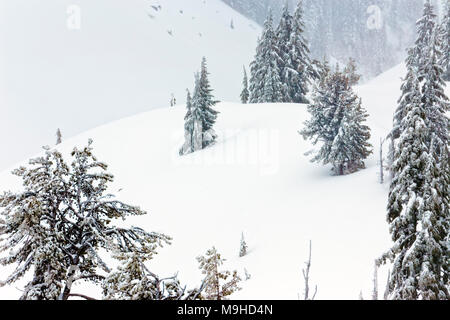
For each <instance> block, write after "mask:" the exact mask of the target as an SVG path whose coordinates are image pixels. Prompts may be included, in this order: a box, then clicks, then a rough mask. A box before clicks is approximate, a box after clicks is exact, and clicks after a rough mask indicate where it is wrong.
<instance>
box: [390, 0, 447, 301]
mask: <svg viewBox="0 0 450 320" xmlns="http://www.w3.org/2000/svg"><path fill="white" fill-rule="evenodd" d="M430 28H432V29H431V30H430ZM418 33H419V35H420V36H419V38H418V40H417V41H416V46H415V47H414V48H413V49H411V50H410V51H409V56H408V59H407V68H408V72H407V75H406V79H405V80H404V83H403V85H402V97H401V98H400V100H399V107H398V109H397V112H396V114H395V117H394V129H393V132H394V133H395V137H396V138H397V139H398V142H397V144H395V145H394V159H393V160H394V162H393V165H392V175H393V179H392V182H391V186H390V193H389V202H388V215H387V219H388V222H389V224H390V232H391V236H392V239H393V241H394V245H393V247H392V248H391V250H390V251H389V252H388V253H386V254H385V255H384V256H383V257H382V258H381V262H385V261H386V260H387V259H389V260H391V261H393V267H392V270H391V277H390V281H389V285H388V295H389V298H390V299H402V300H406V299H407V300H416V299H420V300H437V299H441V300H448V299H449V298H450V293H449V292H450V282H449V280H450V278H449V274H450V268H449V262H450V253H449V252H450V251H449V247H448V244H449V242H448V239H449V236H448V235H449V233H450V229H449V228H450V211H449V195H450V192H449V191H450V189H449V182H450V168H449V151H448V141H449V140H448V139H449V134H448V130H449V120H448V117H447V116H446V113H447V112H448V111H449V102H448V98H447V96H446V95H445V92H444V86H445V82H444V81H443V79H442V77H443V74H444V71H443V69H442V67H441V64H440V61H441V59H442V52H441V42H442V41H441V40H442V39H441V34H440V31H439V28H438V27H437V26H436V25H435V24H434V14H433V8H432V6H431V4H430V2H429V1H426V2H425V5H424V16H423V17H422V18H421V19H420V20H419V23H418ZM420 37H422V38H420ZM425 39H426V40H425Z"/></svg>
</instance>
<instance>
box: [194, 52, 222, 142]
mask: <svg viewBox="0 0 450 320" xmlns="http://www.w3.org/2000/svg"><path fill="white" fill-rule="evenodd" d="M208 75H209V72H208V70H207V66H206V58H205V57H203V59H202V64H201V69H200V75H199V77H198V84H197V85H196V87H195V91H194V96H193V97H192V108H193V110H194V111H193V112H198V115H199V117H200V120H201V122H202V126H201V127H202V131H201V132H202V134H203V137H202V138H203V139H202V148H206V147H207V146H208V145H211V144H213V143H214V141H215V139H216V138H217V135H216V133H215V132H214V130H213V126H214V124H215V122H216V120H217V115H218V114H219V112H218V111H216V110H214V109H213V107H214V106H215V105H216V104H217V102H218V101H216V100H214V97H213V95H212V91H213V90H212V89H211V86H210V84H209V79H208ZM197 110H198V111H197Z"/></svg>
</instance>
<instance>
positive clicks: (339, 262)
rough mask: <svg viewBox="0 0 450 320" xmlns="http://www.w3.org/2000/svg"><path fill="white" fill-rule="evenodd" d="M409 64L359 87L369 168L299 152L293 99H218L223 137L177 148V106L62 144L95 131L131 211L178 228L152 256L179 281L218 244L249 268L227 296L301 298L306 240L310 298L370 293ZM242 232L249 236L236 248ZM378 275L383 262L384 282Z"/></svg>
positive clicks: (13, 293) (299, 111) (2, 183)
mask: <svg viewBox="0 0 450 320" xmlns="http://www.w3.org/2000/svg"><path fill="white" fill-rule="evenodd" d="M404 69H405V68H404V66H403V65H400V66H398V67H396V68H394V69H392V70H389V71H388V72H386V73H385V74H383V75H381V76H380V77H379V78H377V79H375V80H373V81H372V82H370V83H368V84H366V85H363V86H360V87H358V88H357V90H356V91H357V92H358V93H359V94H360V95H361V97H362V99H363V104H364V106H365V107H366V108H367V109H368V112H369V114H370V118H369V125H370V127H371V129H372V143H373V145H374V146H375V149H374V155H373V156H372V157H371V158H370V159H369V160H368V161H367V162H366V164H367V169H366V170H363V171H360V172H358V173H355V174H352V175H349V176H344V177H335V176H331V175H330V168H329V167H321V166H319V165H316V164H312V163H310V162H309V160H308V158H307V157H306V156H304V153H305V152H307V151H308V150H310V149H311V146H310V143H309V142H305V141H303V139H302V138H301V137H300V136H299V135H298V133H297V130H298V129H300V128H301V127H302V123H303V121H304V120H306V119H307V118H308V113H307V112H306V106H305V105H294V104H291V105H290V104H284V105H283V104H267V105H239V104H233V103H221V104H219V105H218V106H217V109H218V110H219V111H220V112H221V113H220V115H219V118H218V122H217V132H218V133H219V134H220V139H219V141H218V143H217V144H216V145H215V146H214V147H211V148H208V149H206V150H203V151H200V152H197V153H194V154H191V155H188V156H184V157H179V156H178V149H179V147H180V146H181V144H182V142H183V130H182V129H183V117H184V114H185V109H184V106H177V107H175V108H171V109H158V110H154V111H150V112H147V113H143V114H139V115H136V116H133V117H129V118H126V119H123V120H120V121H117V122H113V123H110V124H108V125H104V126H101V127H98V128H96V129H94V130H91V131H88V132H85V133H83V134H81V135H78V136H77V137H75V138H73V139H69V140H66V141H65V142H64V143H63V144H62V145H61V146H60V150H62V151H64V152H65V153H68V152H69V151H70V150H71V149H72V148H73V146H75V145H78V146H82V145H85V144H86V143H87V141H88V139H89V138H93V139H94V151H95V154H96V155H98V157H99V158H100V159H101V160H104V161H106V162H107V163H108V164H109V165H110V167H109V171H110V172H112V173H113V174H114V175H115V177H116V180H115V182H114V185H113V186H112V188H111V191H112V192H114V193H115V194H117V196H118V197H119V198H120V199H122V200H124V201H127V202H129V203H131V204H136V205H139V206H141V207H142V208H144V209H145V210H148V212H149V214H148V216H144V217H139V218H135V219H134V220H132V221H130V222H131V223H132V224H134V225H138V226H141V227H143V228H145V229H147V230H151V231H160V232H163V233H166V234H168V235H170V236H172V237H173V239H174V240H173V245H171V246H167V247H165V248H164V249H162V250H160V254H159V255H158V256H157V257H156V258H155V260H154V261H153V262H152V263H151V264H150V267H151V269H152V270H154V271H156V272H157V273H159V274H161V275H172V274H173V273H175V272H177V271H179V272H180V273H179V277H180V279H181V280H182V282H185V283H188V284H192V285H197V284H198V282H199V281H200V279H201V274H200V270H198V268H197V267H198V266H197V262H196V260H195V257H196V256H198V255H201V254H204V253H205V251H206V250H207V249H208V248H210V247H212V246H213V245H214V246H216V248H217V249H218V250H219V252H221V253H222V254H223V256H224V257H225V258H226V259H227V260H228V261H227V264H226V267H227V268H228V269H234V268H236V269H237V270H238V271H239V272H240V273H241V275H243V274H244V268H245V269H246V270H247V271H248V273H250V274H251V279H250V280H248V281H245V282H243V283H242V287H243V290H242V291H240V292H238V293H236V294H235V295H234V296H233V297H232V298H234V299H239V298H243V299H297V294H298V293H300V294H301V292H302V290H303V281H302V275H301V269H302V268H303V267H304V264H303V262H304V261H305V260H306V259H307V257H308V241H309V240H312V244H313V252H312V270H311V281H312V284H317V286H318V293H317V298H318V299H357V298H358V297H359V293H360V291H361V290H362V292H363V295H364V297H365V298H369V297H370V294H371V289H372V275H373V264H374V259H375V258H377V257H379V255H380V254H381V253H383V252H384V250H385V249H387V248H389V244H390V238H389V233H388V225H387V223H386V222H385V206H386V200H387V192H388V185H387V184H385V185H380V184H379V183H378V176H377V174H378V166H377V157H378V146H379V145H378V143H379V139H380V138H381V137H384V136H385V134H386V133H387V132H388V130H389V128H390V127H391V119H392V112H393V110H394V108H395V106H396V100H397V98H398V96H399V87H400V77H401V76H403V75H404ZM448 91H449V90H447V92H448ZM19 182H20V181H18V180H17V179H16V178H14V177H13V176H12V175H10V174H9V172H4V173H3V174H1V175H0V190H5V189H16V188H18V187H20V185H19ZM241 232H244V235H245V239H246V242H247V244H248V245H249V254H248V255H247V256H245V257H243V258H239V257H238V253H239V241H240V236H241ZM4 271H5V270H4V269H3V270H2V271H0V274H2V275H4V274H5V272H4ZM385 282H386V270H385V268H384V269H382V270H380V272H379V286H380V293H382V291H383V289H384V284H385ZM17 286H18V285H16V286H15V287H17ZM15 287H8V288H3V289H0V298H17V297H18V296H19V295H20V292H19V291H18V290H17V289H16V288H15ZM93 291H94V292H92V294H95V290H93ZM97 294H99V292H98V291H97Z"/></svg>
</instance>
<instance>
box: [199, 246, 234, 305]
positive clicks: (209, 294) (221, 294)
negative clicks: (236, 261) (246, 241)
mask: <svg viewBox="0 0 450 320" xmlns="http://www.w3.org/2000/svg"><path fill="white" fill-rule="evenodd" d="M197 260H198V262H199V264H200V266H199V267H200V269H201V270H202V273H203V274H204V275H205V276H206V278H205V293H204V298H205V299H206V300H226V299H227V297H228V296H230V295H231V294H233V293H234V292H236V291H238V290H241V288H240V287H239V285H238V284H239V282H240V281H241V278H240V277H239V276H238V274H237V271H236V270H235V271H233V273H231V272H230V271H220V270H219V268H220V267H221V266H222V264H223V262H224V261H225V259H222V258H221V256H220V253H218V252H217V250H216V248H214V247H213V248H212V249H209V250H208V251H207V252H206V255H205V256H200V257H198V258H197ZM230 277H231V279H229V278H230ZM228 279H229V280H228ZM227 280H228V281H227Z"/></svg>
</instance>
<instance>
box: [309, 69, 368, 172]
mask: <svg viewBox="0 0 450 320" xmlns="http://www.w3.org/2000/svg"><path fill="white" fill-rule="evenodd" d="M337 70H338V69H337ZM308 111H309V112H310V113H311V120H309V121H306V122H305V128H304V129H303V130H302V131H301V132H300V134H301V135H302V136H303V137H304V139H311V140H312V142H313V144H314V145H316V144H317V143H318V142H319V141H320V142H321V143H322V146H321V147H320V149H319V150H318V151H317V152H316V154H315V156H314V158H313V159H312V161H313V162H322V163H323V164H324V165H326V164H328V163H331V164H332V165H333V171H334V173H335V174H337V175H344V174H348V173H352V172H355V171H357V170H358V169H360V168H364V162H363V160H364V159H366V158H367V157H368V156H369V155H370V154H371V153H372V150H371V145H370V143H369V142H368V141H369V139H370V128H369V127H368V126H366V125H364V124H363V123H364V122H365V121H366V119H367V117H368V115H367V113H366V111H365V110H364V108H363V107H362V105H361V100H360V99H359V98H358V97H357V95H356V94H355V93H354V92H353V90H352V88H351V87H350V85H349V80H348V78H347V77H346V76H345V75H344V74H343V73H341V72H339V71H336V72H335V73H333V74H331V75H329V76H327V78H326V79H323V80H321V81H320V83H319V84H318V85H317V86H316V87H315V90H314V93H313V102H312V103H311V104H310V105H309V106H308Z"/></svg>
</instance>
